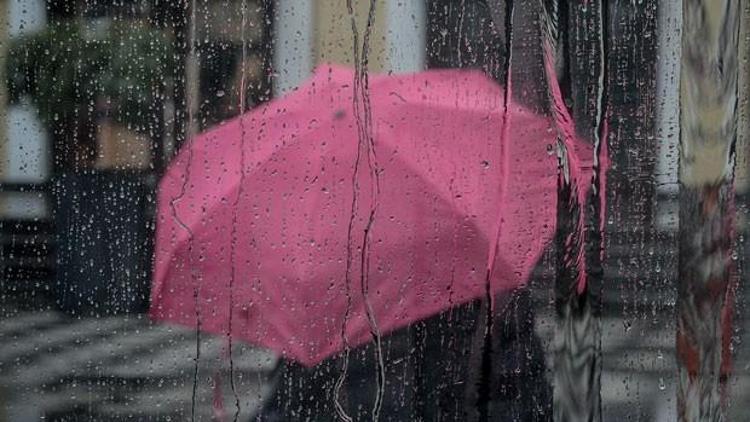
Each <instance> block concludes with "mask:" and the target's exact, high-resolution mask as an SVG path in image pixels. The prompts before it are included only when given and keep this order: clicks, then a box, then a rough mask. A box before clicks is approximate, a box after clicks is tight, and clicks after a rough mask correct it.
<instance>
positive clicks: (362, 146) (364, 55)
mask: <svg viewBox="0 0 750 422" xmlns="http://www.w3.org/2000/svg"><path fill="white" fill-rule="evenodd" d="M346 6H347V9H348V12H349V17H350V19H351V30H352V38H353V60H354V68H355V72H354V81H353V83H354V91H353V98H352V106H353V112H354V118H355V121H356V124H357V136H358V147H357V153H356V158H355V162H354V172H353V174H352V189H353V196H352V208H351V215H350V218H349V228H348V236H347V239H348V240H347V258H346V259H347V262H346V282H345V283H346V289H347V291H346V294H347V298H348V304H347V309H346V314H345V315H344V319H343V322H342V326H341V338H342V340H343V343H344V345H345V350H344V359H343V360H342V371H341V374H340V376H339V378H338V380H337V381H336V387H335V392H334V400H335V408H336V412H337V413H338V416H339V417H340V418H342V419H343V420H345V421H350V420H352V418H351V416H349V415H348V414H347V413H346V410H345V409H344V407H343V406H342V404H341V402H340V399H339V394H340V391H341V389H342V387H343V385H344V382H345V380H346V375H347V370H348V366H349V355H350V352H351V350H350V346H349V341H348V339H347V337H346V325H347V323H348V319H349V318H350V316H351V308H352V302H353V297H352V293H351V283H352V265H353V261H354V259H355V256H354V250H355V245H354V244H353V243H354V237H353V235H354V233H353V230H354V224H355V220H356V218H357V212H358V211H359V196H360V174H361V172H362V170H363V169H362V168H361V167H362V165H363V161H364V162H366V164H367V171H368V173H367V180H368V182H369V189H370V191H371V193H370V196H369V197H370V202H371V203H370V208H369V210H368V211H367V220H366V225H365V228H364V237H363V238H362V245H360V246H359V247H358V249H359V271H360V276H359V282H360V289H361V292H362V302H363V303H364V307H365V313H366V317H367V322H368V325H369V328H370V334H371V336H372V339H373V341H374V342H375V359H376V365H377V371H376V373H377V380H376V382H377V389H376V393H375V400H374V403H373V407H372V420H373V421H377V420H379V418H380V411H381V408H382V406H383V397H384V395H385V361H384V357H383V348H382V344H381V333H380V330H379V328H378V324H377V320H376V317H375V314H374V312H373V309H372V305H371V303H370V299H369V297H368V294H369V272H370V242H371V241H372V230H373V227H374V223H375V217H376V215H377V210H378V201H379V195H380V175H379V173H378V161H377V160H378V157H377V155H376V153H375V139H374V136H373V129H372V109H371V106H370V94H369V91H368V89H369V87H368V78H369V67H368V63H369V59H370V57H369V55H370V36H371V31H372V26H373V24H374V21H375V11H376V6H377V1H375V0H370V3H369V8H368V12H367V21H366V23H365V28H364V34H363V36H362V45H361V46H360V44H359V30H358V29H357V19H356V14H355V10H354V5H353V0H347V2H346ZM365 160H366V161H365Z"/></svg>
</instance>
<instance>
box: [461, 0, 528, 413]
mask: <svg viewBox="0 0 750 422" xmlns="http://www.w3.org/2000/svg"><path fill="white" fill-rule="evenodd" d="M505 7H506V10H505V14H504V16H505V22H504V27H505V51H506V54H507V55H506V59H505V63H504V64H503V66H504V69H503V71H504V75H505V90H504V92H503V123H502V128H501V133H500V160H501V164H500V171H502V172H503V175H502V177H501V180H502V184H501V186H499V189H500V192H501V194H500V203H499V204H498V218H497V221H496V223H495V224H496V226H497V229H496V232H495V239H494V241H493V243H492V244H491V245H490V249H489V251H488V255H487V270H486V274H485V291H484V300H485V302H486V307H485V308H486V313H485V315H484V318H485V320H484V339H483V344H482V370H481V373H480V379H479V386H478V387H479V388H478V397H477V410H478V414H479V420H480V421H489V420H491V415H490V401H491V396H492V391H490V388H491V386H492V380H491V377H492V374H493V371H492V368H493V365H494V363H493V361H492V356H493V350H492V332H493V324H494V318H493V317H494V314H495V298H494V295H493V294H492V291H493V289H492V277H493V275H494V272H495V262H496V259H497V252H498V248H499V247H500V236H501V235H502V231H503V227H502V223H503V218H502V216H503V207H504V205H503V204H504V202H505V200H504V197H505V192H506V191H507V188H506V183H507V181H508V179H509V172H510V168H509V167H510V163H509V154H508V151H507V148H508V143H509V142H512V140H511V139H510V127H511V121H510V116H511V113H510V104H511V100H512V98H513V83H512V81H513V78H512V75H513V70H512V65H513V16H514V11H515V4H514V1H513V0H506V2H505ZM464 12H465V11H464ZM459 51H460V49H459Z"/></svg>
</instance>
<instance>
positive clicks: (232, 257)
mask: <svg viewBox="0 0 750 422" xmlns="http://www.w3.org/2000/svg"><path fill="white" fill-rule="evenodd" d="M240 8H241V11H240V14H241V19H240V22H241V23H240V25H241V27H240V42H241V43H242V44H241V46H240V49H241V50H242V53H241V58H240V86H239V91H240V92H239V95H238V97H239V105H238V107H237V110H238V111H239V126H240V145H239V147H240V181H239V185H238V186H237V196H236V197H235V200H234V204H233V207H232V230H231V234H230V239H231V240H230V244H229V248H230V249H229V261H230V263H229V266H230V275H229V306H228V310H227V312H228V317H229V319H228V323H227V349H228V354H229V386H230V388H231V390H232V395H233V396H234V406H235V408H234V416H233V418H232V420H233V421H234V422H237V420H238V419H239V416H240V411H241V407H240V396H239V394H238V393H237V387H236V384H235V379H234V354H233V341H234V339H233V337H232V328H233V325H234V284H235V282H236V277H237V256H236V255H237V242H238V238H237V220H238V213H239V204H240V199H241V198H242V195H243V193H244V191H245V176H246V172H245V165H246V157H245V154H246V152H245V134H246V133H245V115H244V114H245V78H246V76H247V75H246V74H245V63H246V61H247V42H246V34H245V27H246V25H247V1H246V0H242V1H241V2H240Z"/></svg>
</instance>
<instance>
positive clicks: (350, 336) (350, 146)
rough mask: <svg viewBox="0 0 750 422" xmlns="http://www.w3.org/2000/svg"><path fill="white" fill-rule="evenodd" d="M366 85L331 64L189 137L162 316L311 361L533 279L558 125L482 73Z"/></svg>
mask: <svg viewBox="0 0 750 422" xmlns="http://www.w3.org/2000/svg"><path fill="white" fill-rule="evenodd" d="M353 81H354V72H353V71H352V70H349V69H345V68H337V67H328V66H326V67H321V68H319V69H318V70H317V71H316V73H315V75H314V76H313V78H312V79H311V80H310V81H308V82H307V83H306V84H305V85H304V86H302V87H301V88H299V89H298V90H297V91H295V92H293V93H291V94H289V95H287V96H285V97H283V98H280V99H277V100H275V101H272V102H270V103H269V104H267V105H264V106H261V107H259V108H257V109H255V110H253V111H251V112H249V113H246V114H245V115H243V116H241V117H239V118H236V119H234V120H231V121H228V122H226V123H224V124H222V125H220V126H219V127H217V128H215V129H213V130H210V131H208V132H206V133H204V134H201V135H199V136H197V137H196V138H195V139H193V140H192V142H190V143H189V144H188V145H186V147H185V148H183V150H182V151H181V152H180V154H179V155H178V157H177V158H176V159H175V160H174V162H173V163H172V165H171V166H170V168H169V169H168V171H167V172H166V174H165V176H164V178H163V179H162V181H161V184H160V187H159V196H158V201H159V210H158V221H157V224H158V226H157V238H156V252H155V253H156V257H155V272H154V280H153V289H152V304H151V316H152V317H153V318H155V319H158V320H167V321H172V322H177V323H181V324H187V325H191V326H195V325H196V324H199V328H200V329H201V330H206V331H209V332H215V333H228V332H231V333H232V335H233V337H234V338H235V339H243V340H246V341H248V342H251V343H253V344H256V345H260V346H263V347H266V348H269V349H272V350H275V351H277V352H279V353H282V354H284V355H285V356H286V357H288V358H291V359H294V360H296V361H298V362H300V363H302V364H305V365H313V364H315V363H317V362H320V361H321V360H322V359H324V358H326V357H328V356H331V355H333V354H335V353H337V352H339V351H341V350H342V349H344V347H345V346H347V345H348V346H354V345H358V344H361V343H364V342H366V341H369V340H371V339H372V338H373V335H376V334H385V333H388V332H391V331H393V330H395V329H397V328H400V327H403V326H405V325H408V324H409V323H412V322H414V321H417V320H421V319H424V318H426V317H429V316H431V315H434V314H437V313H438V312H440V311H443V310H445V309H448V308H450V307H453V306H455V305H458V304H462V303H465V302H468V301H470V300H472V299H476V298H478V297H482V296H484V295H486V293H487V288H488V287H489V291H490V292H491V293H492V294H499V293H502V292H504V291H509V290H512V289H515V288H518V287H520V286H523V285H524V284H525V283H526V280H527V279H528V277H529V274H530V272H531V270H532V267H533V265H534V264H535V262H536V261H537V259H538V258H539V256H540V255H541V253H542V251H543V249H544V248H545V246H546V245H547V244H548V242H549V241H550V240H551V238H552V236H553V232H554V230H555V212H556V197H557V167H558V164H557V161H558V160H557V156H556V154H555V143H556V137H557V131H556V130H555V128H554V123H553V122H552V120H551V119H549V118H547V117H544V116H540V115H537V114H534V113H532V112H530V111H528V110H527V109H525V108H523V107H521V106H520V105H518V104H516V103H511V104H510V105H509V107H508V110H507V112H506V110H505V108H504V95H503V90H502V88H501V87H500V86H499V85H497V84H496V83H494V82H493V81H491V80H489V79H488V78H486V77H485V76H484V74H483V73H481V72H479V71H461V70H439V71H428V72H422V73H417V74H410V75H387V76H386V75H382V76H376V75H373V76H371V77H370V80H369V90H368V92H367V95H369V103H370V110H371V115H368V114H363V113H359V114H358V113H356V112H355V106H354V104H355V103H354V94H355V93H354V86H355V85H354V83H353ZM369 116H371V119H369ZM358 118H359V119H367V121H366V123H367V124H364V125H363V120H360V121H359V122H358V121H357V119H358ZM358 123H359V125H358ZM363 128H364V129H363ZM575 147H576V148H579V151H578V152H579V153H580V154H581V155H585V156H586V157H590V156H591V155H592V153H591V151H590V149H587V148H585V147H584V146H580V147H578V146H575ZM573 149H575V148H573ZM571 152H572V151H571ZM574 162H576V161H575V160H574ZM371 170H372V171H371ZM488 268H493V271H492V274H491V276H490V277H489V283H488V280H487V278H488V277H487V269H488Z"/></svg>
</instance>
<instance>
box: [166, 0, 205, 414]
mask: <svg viewBox="0 0 750 422" xmlns="http://www.w3.org/2000/svg"><path fill="white" fill-rule="evenodd" d="M189 7H190V13H189V14H188V15H187V16H188V20H189V22H188V25H187V26H188V36H187V41H186V42H187V43H188V49H187V55H186V57H185V61H186V64H185V81H184V83H185V84H186V85H187V89H186V90H185V108H186V114H187V121H186V122H185V143H184V145H183V148H186V149H187V159H186V160H185V172H184V176H183V179H182V185H181V186H180V192H179V193H178V194H177V196H175V197H173V198H172V200H171V201H169V207H170V209H171V211H172V218H173V219H174V221H175V222H176V223H177V225H178V226H179V227H180V228H182V229H183V230H184V231H185V232H186V233H187V235H188V241H187V243H188V265H190V267H191V269H190V279H191V280H190V281H191V283H192V284H193V300H194V303H193V304H194V306H195V359H194V360H195V365H194V370H193V386H192V392H191V398H190V420H191V421H193V422H195V410H196V409H195V408H196V403H197V400H196V395H197V392H198V370H199V369H200V357H201V328H202V326H201V314H200V303H199V300H198V298H199V296H200V286H199V277H197V274H196V272H195V271H194V268H195V266H194V263H195V261H196V259H195V248H194V244H193V241H194V236H193V231H192V230H190V228H189V227H188V226H187V225H186V224H185V222H184V221H183V220H182V219H181V218H180V216H179V215H178V212H177V204H178V203H179V202H181V201H182V200H183V199H184V198H185V194H186V192H187V184H188V181H189V180H190V169H191V167H192V164H193V150H192V148H191V145H190V144H192V142H193V138H194V136H195V133H194V132H195V128H194V124H193V121H194V118H195V116H194V106H195V104H196V98H195V97H196V95H197V92H196V90H195V89H193V85H194V83H197V77H198V75H197V73H196V71H197V69H196V66H197V57H196V48H195V42H196V35H195V34H196V27H195V21H196V19H195V18H196V14H195V9H196V0H191V2H190V5H189Z"/></svg>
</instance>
